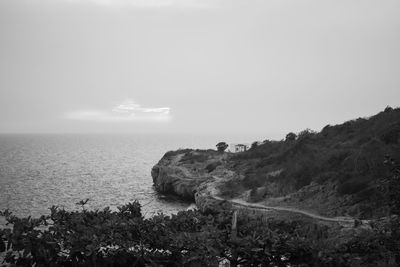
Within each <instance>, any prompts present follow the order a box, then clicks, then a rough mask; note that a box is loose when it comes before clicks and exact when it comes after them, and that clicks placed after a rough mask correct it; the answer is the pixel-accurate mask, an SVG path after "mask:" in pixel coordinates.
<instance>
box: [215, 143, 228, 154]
mask: <svg viewBox="0 0 400 267" xmlns="http://www.w3.org/2000/svg"><path fill="white" fill-rule="evenodd" d="M216 147H217V150H218V151H219V152H224V151H225V149H227V148H228V144H227V143H225V142H219V143H218V144H217V145H216Z"/></svg>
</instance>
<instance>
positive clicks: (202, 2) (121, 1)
mask: <svg viewBox="0 0 400 267" xmlns="http://www.w3.org/2000/svg"><path fill="white" fill-rule="evenodd" d="M64 1H66V2H71V3H90V4H95V5H101V6H123V7H129V6H130V7H138V8H161V7H186V8H212V7H216V2H218V0H64Z"/></svg>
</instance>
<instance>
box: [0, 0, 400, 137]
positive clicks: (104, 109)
mask: <svg viewBox="0 0 400 267" xmlns="http://www.w3.org/2000/svg"><path fill="white" fill-rule="evenodd" d="M399 11H400V1H398V0H393V1H389V0H379V1H378V0H376V1H369V0H359V1H354V0H345V1H344V0H343V1H341V0H334V1H321V0H309V1H299V0H293V1H286V0H276V1H269V0H260V1H257V0H240V1H239V0H213V1H211V0H26V1H25V0H0V132H58V133H63V132H68V133H70V132H172V133H175V132H186V133H187V132H197V133H221V132H231V133H235V132H238V133H240V132H246V133H251V132H257V133H266V134H268V133H271V134H272V133H274V134H275V133H286V132H288V131H300V130H302V129H305V128H311V129H314V130H320V129H321V128H322V127H323V126H324V125H326V124H336V123H340V122H343V121H345V120H348V119H353V118H357V117H360V116H369V115H372V114H375V113H377V112H378V111H380V110H383V109H384V108H385V107H386V106H387V105H391V106H394V107H396V106H399V105H400V16H399Z"/></svg>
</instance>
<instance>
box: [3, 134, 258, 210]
mask: <svg viewBox="0 0 400 267" xmlns="http://www.w3.org/2000/svg"><path fill="white" fill-rule="evenodd" d="M257 138H258V139H257ZM261 138H263V137H262V136H261V135H257V134H250V135H249V134H246V135H244V134H243V135H241V134H237V135H230V136H226V135H206V134H205V135H189V134H65V135H62V134H14V135H10V134H1V135H0V210H2V211H4V210H5V209H9V210H10V211H11V212H13V214H15V215H17V216H21V217H25V216H32V217H39V216H41V215H44V214H49V213H50V210H49V208H50V207H51V206H58V207H60V208H64V209H67V210H78V209H81V208H82V207H81V206H80V205H78V204H77V203H78V202H79V201H81V200H86V199H89V200H88V202H87V204H86V205H85V208H86V209H93V210H95V209H104V208H105V207H110V208H111V209H113V210H116V209H117V207H118V206H121V205H123V204H126V203H128V202H132V201H135V200H137V201H139V202H140V203H141V205H142V213H143V215H144V216H152V215H154V214H157V213H164V214H171V213H176V212H178V211H180V210H186V209H188V207H189V206H190V205H191V204H192V203H188V202H184V201H181V200H179V199H177V198H174V197H171V196H165V195H162V194H159V193H157V192H156V191H155V190H154V188H153V180H152V177H151V168H152V167H153V166H154V165H155V164H156V163H157V162H158V161H159V160H160V159H161V158H162V156H163V155H164V154H165V153H166V152H167V151H170V150H176V149H180V148H196V149H197V148H199V149H214V148H215V144H217V143H218V142H219V141H227V142H231V143H232V142H251V141H254V140H262V139H261Z"/></svg>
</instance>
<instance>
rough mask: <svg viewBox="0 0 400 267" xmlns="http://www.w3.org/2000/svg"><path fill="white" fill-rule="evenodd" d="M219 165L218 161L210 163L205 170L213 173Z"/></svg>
mask: <svg viewBox="0 0 400 267" xmlns="http://www.w3.org/2000/svg"><path fill="white" fill-rule="evenodd" d="M221 164H222V163H221V162H220V161H215V162H211V163H210V164H208V165H207V166H206V170H207V171H208V172H209V173H210V172H212V171H214V170H215V169H216V168H217V167H218V166H219V165H221Z"/></svg>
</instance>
